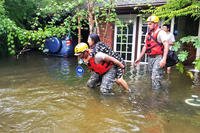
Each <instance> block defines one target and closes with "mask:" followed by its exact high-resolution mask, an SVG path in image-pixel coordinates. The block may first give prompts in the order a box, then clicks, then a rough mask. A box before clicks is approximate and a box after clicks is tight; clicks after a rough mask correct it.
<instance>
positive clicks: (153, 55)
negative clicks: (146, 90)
mask: <svg viewBox="0 0 200 133" xmlns="http://www.w3.org/2000/svg"><path fill="white" fill-rule="evenodd" d="M150 35H152V36H153V37H154V38H155V39H156V40H155V39H152V37H150ZM149 37H150V38H151V39H149ZM148 39H149V40H148ZM164 41H167V36H166V32H165V31H163V30H160V29H159V28H158V29H156V30H155V31H154V32H150V33H148V34H147V35H146V38H145V42H146V44H145V45H146V46H147V45H148V44H150V45H151V46H153V45H157V46H154V47H153V48H154V50H152V51H150V54H147V55H148V70H149V72H150V74H151V81H152V88H153V89H159V88H161V80H162V78H163V71H164V69H163V68H160V61H161V60H162V54H163V48H164V46H163V44H162V43H163V42H164ZM156 43H159V44H156ZM160 44H161V45H160ZM147 48H148V47H147Z"/></svg>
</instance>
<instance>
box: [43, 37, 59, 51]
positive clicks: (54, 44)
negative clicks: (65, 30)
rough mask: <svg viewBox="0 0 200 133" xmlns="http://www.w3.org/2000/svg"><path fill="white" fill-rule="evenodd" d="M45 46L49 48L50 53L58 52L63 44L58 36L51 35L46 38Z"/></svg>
mask: <svg viewBox="0 0 200 133" xmlns="http://www.w3.org/2000/svg"><path fill="white" fill-rule="evenodd" d="M44 47H45V49H48V50H49V53H57V52H59V51H60V49H61V47H62V44H61V41H60V40H59V39H58V38H57V37H51V38H49V39H46V41H45V46H44Z"/></svg>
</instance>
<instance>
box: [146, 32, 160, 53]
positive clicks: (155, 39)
mask: <svg viewBox="0 0 200 133" xmlns="http://www.w3.org/2000/svg"><path fill="white" fill-rule="evenodd" d="M160 31H161V30H159V31H158V33H159V32H160ZM158 33H157V36H158ZM148 35H149V36H150V38H151V39H153V40H154V41H155V42H156V43H157V45H154V46H152V47H150V48H148V49H146V51H147V50H150V49H152V48H154V47H155V46H158V45H160V46H162V43H159V42H158V41H157V38H154V37H153V36H152V35H151V34H150V32H149V33H148ZM157 36H156V37H157Z"/></svg>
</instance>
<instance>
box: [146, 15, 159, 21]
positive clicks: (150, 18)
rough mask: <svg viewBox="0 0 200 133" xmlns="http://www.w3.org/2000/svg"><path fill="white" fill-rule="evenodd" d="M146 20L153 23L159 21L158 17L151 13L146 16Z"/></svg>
mask: <svg viewBox="0 0 200 133" xmlns="http://www.w3.org/2000/svg"><path fill="white" fill-rule="evenodd" d="M147 22H153V23H158V22H159V18H158V17H157V16H155V15H151V16H149V17H148V18H147Z"/></svg>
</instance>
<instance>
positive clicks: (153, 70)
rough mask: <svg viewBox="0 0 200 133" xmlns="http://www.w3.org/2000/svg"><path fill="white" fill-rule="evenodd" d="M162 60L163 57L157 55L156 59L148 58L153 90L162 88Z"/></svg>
mask: <svg viewBox="0 0 200 133" xmlns="http://www.w3.org/2000/svg"><path fill="white" fill-rule="evenodd" d="M161 60H162V55H157V56H155V57H152V56H148V70H149V72H150V74H151V80H152V88H153V89H159V88H161V81H162V78H163V68H160V61H161Z"/></svg>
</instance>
